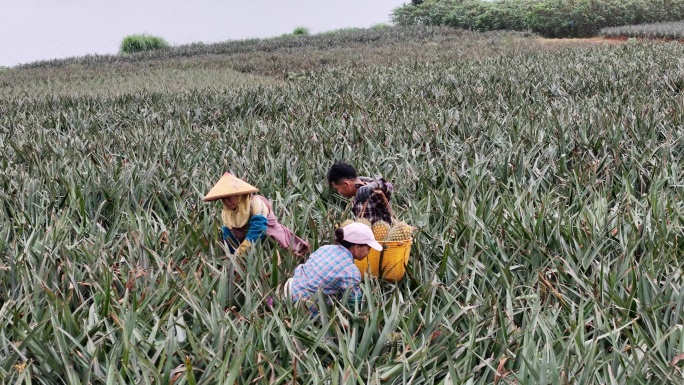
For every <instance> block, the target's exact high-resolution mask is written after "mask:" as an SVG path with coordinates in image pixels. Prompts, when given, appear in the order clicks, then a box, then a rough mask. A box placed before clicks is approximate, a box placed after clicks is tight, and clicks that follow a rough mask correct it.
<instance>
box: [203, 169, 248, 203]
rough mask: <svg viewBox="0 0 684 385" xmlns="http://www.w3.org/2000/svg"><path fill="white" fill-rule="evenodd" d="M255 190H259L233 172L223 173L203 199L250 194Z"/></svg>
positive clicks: (213, 199)
mask: <svg viewBox="0 0 684 385" xmlns="http://www.w3.org/2000/svg"><path fill="white" fill-rule="evenodd" d="M257 191H259V189H258V188H256V187H254V186H252V185H251V184H249V183H247V182H245V181H243V180H242V179H240V178H238V177H236V176H235V175H233V174H229V173H225V174H223V176H222V177H221V179H219V181H218V182H216V184H215V185H214V187H212V188H211V190H209V192H208V193H207V195H205V196H204V199H203V200H204V201H205V202H211V201H215V200H217V199H221V198H225V197H229V196H231V195H241V194H250V193H253V192H257Z"/></svg>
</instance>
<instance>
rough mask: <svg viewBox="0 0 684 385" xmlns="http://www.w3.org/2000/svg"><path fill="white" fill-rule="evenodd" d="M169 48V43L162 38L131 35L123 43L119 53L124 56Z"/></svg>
mask: <svg viewBox="0 0 684 385" xmlns="http://www.w3.org/2000/svg"><path fill="white" fill-rule="evenodd" d="M162 48H169V43H167V42H166V40H164V39H162V38H161V37H157V36H150V35H144V34H143V35H129V36H126V37H125V38H124V39H123V41H122V42H121V47H120V48H119V51H120V52H121V53H122V54H130V53H136V52H143V51H152V50H156V49H162Z"/></svg>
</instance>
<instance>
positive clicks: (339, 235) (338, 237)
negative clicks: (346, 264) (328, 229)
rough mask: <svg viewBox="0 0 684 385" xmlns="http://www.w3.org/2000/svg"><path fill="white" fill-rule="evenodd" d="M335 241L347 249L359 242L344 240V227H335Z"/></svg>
mask: <svg viewBox="0 0 684 385" xmlns="http://www.w3.org/2000/svg"><path fill="white" fill-rule="evenodd" d="M335 243H337V244H339V245H342V246H344V247H346V248H347V249H349V248H351V247H352V246H354V245H358V243H351V242H349V241H345V240H344V229H343V228H342V227H338V228H336V229H335Z"/></svg>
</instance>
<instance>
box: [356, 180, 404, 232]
mask: <svg viewBox="0 0 684 385" xmlns="http://www.w3.org/2000/svg"><path fill="white" fill-rule="evenodd" d="M359 179H361V180H362V181H363V182H365V183H370V182H377V183H378V185H379V186H380V190H381V191H382V192H383V193H384V194H385V197H386V198H387V202H388V203H389V200H390V198H391V197H392V191H394V186H392V183H390V182H386V181H385V180H384V179H378V180H373V179H371V178H366V177H361V178H359ZM363 204H364V202H359V201H358V200H357V199H356V198H354V201H353V203H352V213H353V214H354V218H358V217H359V214H361V211H362V210H363ZM390 206H391V204H390ZM363 218H366V219H368V220H369V221H370V223H375V222H377V221H379V220H383V221H385V222H387V223H389V224H392V214H390V211H389V209H388V208H387V205H386V204H385V200H384V199H382V196H381V195H380V194H373V195H371V197H370V198H368V204H367V205H366V211H364V212H363Z"/></svg>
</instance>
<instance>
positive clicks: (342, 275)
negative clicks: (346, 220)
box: [281, 223, 382, 315]
mask: <svg viewBox="0 0 684 385" xmlns="http://www.w3.org/2000/svg"><path fill="white" fill-rule="evenodd" d="M371 248H373V249H375V250H378V251H380V250H382V246H381V245H380V243H378V242H377V241H375V238H374V237H373V231H371V229H370V227H368V226H366V225H364V224H361V223H351V224H348V225H346V226H344V227H339V228H337V229H335V243H334V244H332V245H326V246H321V247H319V248H318V249H317V250H316V251H314V252H313V253H312V254H311V256H309V259H308V260H307V261H306V262H305V263H303V264H301V265H298V266H297V267H296V268H295V270H294V275H293V276H292V278H290V279H288V280H287V281H286V282H285V283H284V284H283V286H282V289H281V294H282V296H283V297H284V298H286V299H290V300H292V301H293V302H304V303H305V304H306V305H307V307H308V309H309V312H311V313H312V314H314V315H315V314H316V313H317V309H316V306H315V296H316V294H317V293H321V294H323V295H324V296H325V298H326V300H327V302H328V303H331V300H332V299H338V300H340V299H342V297H343V295H344V293H345V292H347V291H349V301H350V305H353V304H354V303H356V302H360V301H361V300H362V295H361V289H360V287H359V284H360V282H361V272H360V271H359V268H358V267H356V265H355V264H354V259H357V260H361V259H364V258H366V257H367V256H368V253H369V252H370V249H371Z"/></svg>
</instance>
